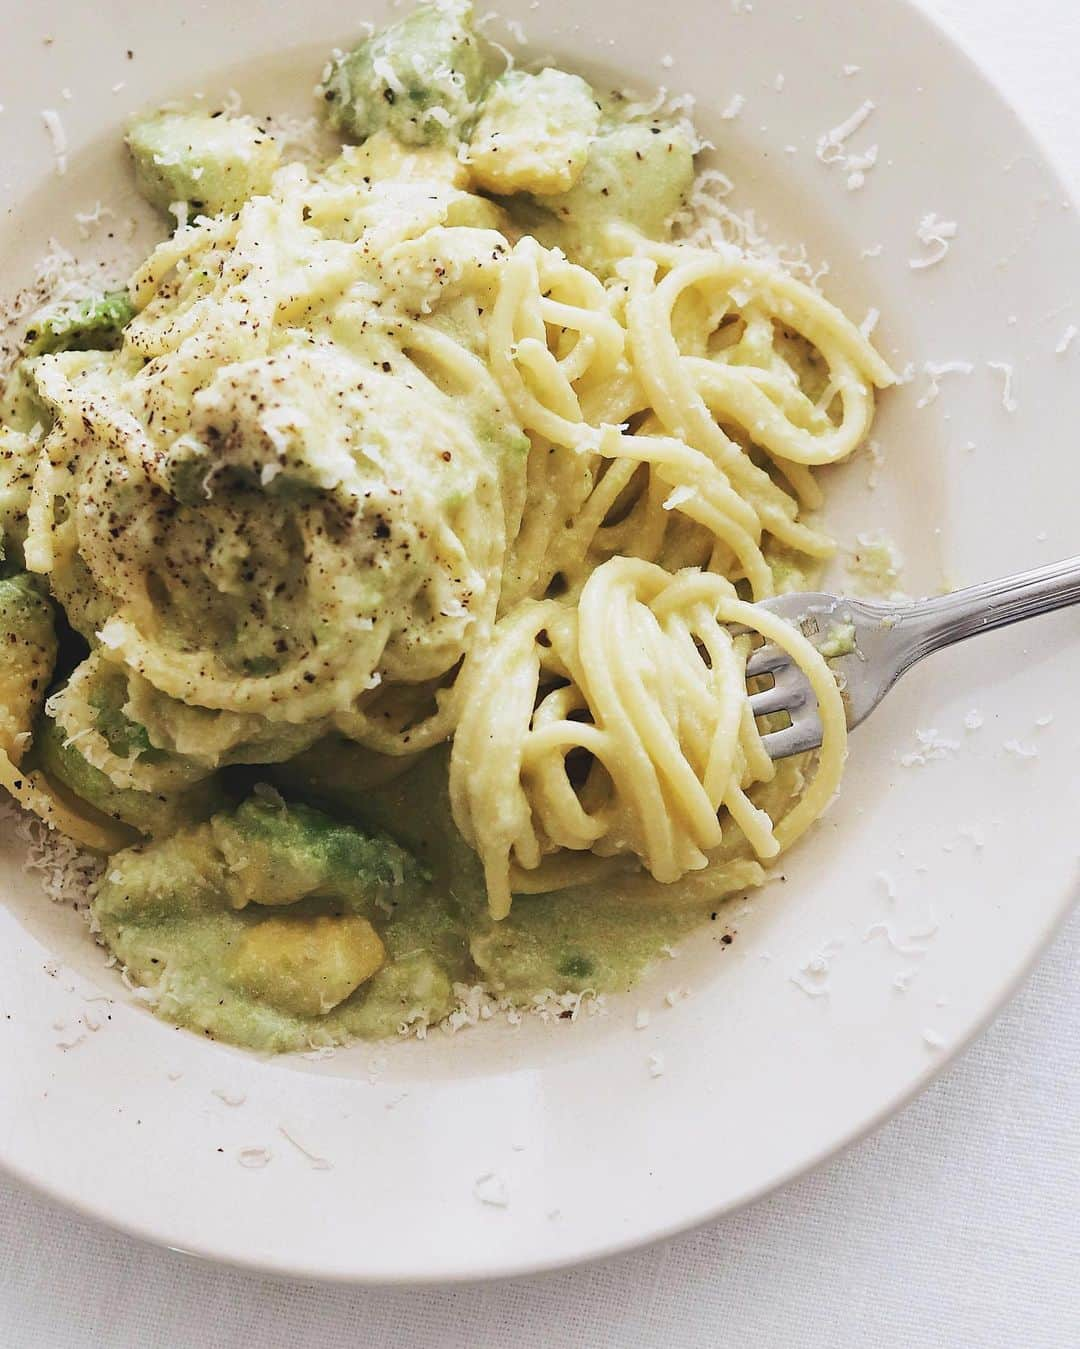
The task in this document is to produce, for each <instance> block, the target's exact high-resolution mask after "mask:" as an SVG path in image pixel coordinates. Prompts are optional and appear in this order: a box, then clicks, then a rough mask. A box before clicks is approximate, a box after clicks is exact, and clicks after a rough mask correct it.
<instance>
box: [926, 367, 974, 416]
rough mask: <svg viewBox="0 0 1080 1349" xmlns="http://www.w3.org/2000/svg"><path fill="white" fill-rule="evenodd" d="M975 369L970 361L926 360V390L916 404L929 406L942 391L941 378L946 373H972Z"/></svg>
mask: <svg viewBox="0 0 1080 1349" xmlns="http://www.w3.org/2000/svg"><path fill="white" fill-rule="evenodd" d="M974 369H975V367H974V365H972V363H971V362H970V361H926V362H924V364H923V374H924V375H925V376H926V378H927V385H926V392H925V393H924V394H923V396H922V397H921V398H920V399H919V401H918V402H917V403H916V404H915V406H916V407H917V408H924V407H927V406H928V405H929V404H930V403H932V402H934V400H935V399H936V398H937V396H938V394H940V393H941V384H940V380H941V379H942V378H943V377H944V376H945V375H970V374H971V373H972V371H973V370H974Z"/></svg>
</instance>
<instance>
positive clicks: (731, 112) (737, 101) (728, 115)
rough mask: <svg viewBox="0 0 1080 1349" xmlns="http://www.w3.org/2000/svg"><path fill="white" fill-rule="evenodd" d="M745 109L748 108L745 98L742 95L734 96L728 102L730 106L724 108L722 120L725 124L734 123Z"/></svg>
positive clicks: (721, 115)
mask: <svg viewBox="0 0 1080 1349" xmlns="http://www.w3.org/2000/svg"><path fill="white" fill-rule="evenodd" d="M745 107H746V98H745V96H744V95H742V94H735V95H733V96H732V98H731V99H730V100H729V101H728V104H727V106H726V107H725V108H724V110H723V112H722V113H721V114H720V117H721V120H722V121H725V122H731V121H734V119H735V118H736V117H738V115H739V113H741V112H742V110H743V108H745Z"/></svg>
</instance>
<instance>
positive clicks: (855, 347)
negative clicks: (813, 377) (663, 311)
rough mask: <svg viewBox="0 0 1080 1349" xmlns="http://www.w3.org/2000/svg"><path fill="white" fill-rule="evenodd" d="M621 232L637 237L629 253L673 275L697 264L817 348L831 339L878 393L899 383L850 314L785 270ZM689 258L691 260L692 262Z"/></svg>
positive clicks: (738, 255) (739, 255) (736, 253)
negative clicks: (746, 294)
mask: <svg viewBox="0 0 1080 1349" xmlns="http://www.w3.org/2000/svg"><path fill="white" fill-rule="evenodd" d="M621 228H622V229H623V230H624V232H625V233H628V234H630V235H631V236H633V247H632V248H630V249H628V251H629V252H634V253H638V254H640V255H642V256H645V257H648V258H652V259H653V260H655V261H656V262H658V263H660V264H661V265H663V266H664V267H665V268H667V269H669V271H675V270H681V269H682V268H683V267H686V266H695V265H696V266H698V267H700V268H701V269H702V274H703V275H706V276H710V277H712V278H713V279H714V280H715V281H716V283H717V284H719V285H721V286H723V287H724V288H725V289H726V290H728V292H730V291H731V289H732V287H735V288H736V289H738V288H739V287H740V286H742V287H745V288H746V289H748V290H749V291H750V292H751V293H752V294H754V295H755V296H756V297H757V299H758V300H759V302H760V301H761V300H763V299H764V300H766V301H767V302H768V304H769V306H770V308H771V309H772V310H773V311H774V312H775V313H776V314H777V316H778V317H781V318H783V319H784V321H785V322H786V323H788V324H789V326H791V327H793V328H795V329H796V330H797V331H798V332H801V333H802V334H803V335H804V336H805V337H807V338H808V339H809V340H810V341H811V342H812V343H813V345H814V346H817V345H818V341H819V338H831V339H832V340H833V341H834V342H835V343H836V344H837V346H838V347H840V348H841V349H843V350H845V351H846V352H847V353H848V355H849V359H850V360H851V363H852V364H853V365H855V366H857V367H859V368H861V369H863V370H865V371H866V376H867V378H868V379H869V380H870V382H871V383H872V384H873V385H875V386H876V387H877V388H879V389H886V388H888V387H889V386H890V385H892V384H895V383H896V375H895V374H894V372H893V371H892V369H891V368H890V366H889V364H888V362H887V361H885V360H884V359H883V357H881V356H880V355H879V354H878V352H877V351H876V350H875V348H874V346H873V345H872V343H871V342H870V340H869V339H868V338H867V337H866V336H865V335H864V334H863V333H862V332H861V331H860V330H859V328H858V327H856V325H855V324H854V323H852V322H851V320H850V319H849V318H848V317H847V315H846V314H844V313H843V311H842V310H840V309H838V308H837V307H836V305H834V304H832V303H831V301H829V300H827V299H826V298H825V297H824V295H822V294H821V293H820V292H819V291H816V290H814V289H813V287H812V286H808V285H806V284H805V282H802V281H799V280H798V279H797V278H796V277H794V276H792V275H791V274H790V273H789V272H785V271H784V270H783V269H782V268H780V267H776V266H775V265H774V264H772V263H769V262H763V261H761V260H760V259H758V258H753V257H751V256H749V255H748V254H746V253H743V252H742V251H741V250H739V249H735V248H729V249H724V250H720V249H715V250H714V249H703V248H694V247H692V246H690V245H688V244H683V243H679V244H665V243H657V242H654V241H652V240H649V239H646V238H644V236H641V235H637V234H636V233H635V232H634V231H626V230H625V227H621ZM688 256H690V257H691V259H692V260H691V261H690V262H688V261H687V259H688Z"/></svg>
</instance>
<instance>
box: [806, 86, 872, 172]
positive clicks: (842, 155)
mask: <svg viewBox="0 0 1080 1349" xmlns="http://www.w3.org/2000/svg"><path fill="white" fill-rule="evenodd" d="M876 108H877V104H876V103H875V102H874V101H873V99H869V98H868V99H864V100H863V102H862V103H860V104H859V106H858V107H857V108H856V109H855V111H854V112H853V113H852V114H851V116H850V117H846V118H845V119H844V120H843V121H842V122H840V123H839V124H838V125H837V126H834V127H832V128H831V130H829V131H825V132H823V133H822V134H821V135H820V136H819V137H818V141H817V157H818V159H819V160H820V161H821V162H822V164H838V165H839V166H840V168H841V169H842V170H843V171H844V173H846V175H847V180H846V181H847V188H848V191H849V192H854V191H855V190H856V189H857V188H860V187H862V186H863V184H864V183H865V182H866V174H867V172H868V171H869V170H870V169H872V168H873V167H874V165H875V164H876V163H877V158H878V147H877V146H876V145H871V146H870V147H869V148H868V149H866V150H865V151H863V152H862V153H853V154H849V153H848V152H847V150H846V149H845V145H846V142H847V141H848V140H849V139H850V138H851V137H852V136H854V134H855V133H856V131H858V130H859V128H860V127H861V126H862V125H863V123H864V122H865V121H866V119H867V118H868V117H869V116H870V115H871V114H872V113H873V112H874V111H875V109H876Z"/></svg>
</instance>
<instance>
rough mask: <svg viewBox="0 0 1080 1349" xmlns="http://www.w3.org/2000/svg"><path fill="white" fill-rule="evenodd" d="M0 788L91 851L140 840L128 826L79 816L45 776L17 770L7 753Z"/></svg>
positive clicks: (0, 762) (0, 758) (0, 760)
mask: <svg viewBox="0 0 1080 1349" xmlns="http://www.w3.org/2000/svg"><path fill="white" fill-rule="evenodd" d="M0 787H3V788H4V789H5V791H7V792H8V793H9V795H10V796H12V797H13V798H14V799H15V800H16V801H17V802H18V803H19V805H20V806H22V807H23V809H24V810H28V811H30V813H31V814H32V815H36V816H37V817H38V819H39V820H41V821H43V823H45V824H47V825H48V826H49V828H50V829H57V830H59V831H60V833H61V834H66V835H67V837H68V838H70V839H74V840H75V842H76V843H78V844H80V845H81V846H82V847H84V848H89V849H90V851H91V852H99V853H111V852H115V851H116V850H117V848H124V847H127V846H128V845H129V844H130V843H132V842H133V841H134V840H135V838H136V837H137V835H136V834H135V832H134V830H131V829H128V828H127V827H126V826H125V825H121V824H115V825H114V824H113V823H112V822H111V821H105V820H104V819H103V820H102V822H101V823H97V822H95V821H94V820H89V819H87V818H86V817H85V816H82V815H79V814H77V813H76V812H75V811H74V810H72V809H70V807H68V806H67V805H65V804H64V802H63V801H62V800H61V799H60V797H59V796H58V795H57V794H56V791H55V789H54V788H53V787H52V784H51V783H50V782H49V781H48V779H47V778H46V777H45V776H44V775H43V774H42V773H39V772H29V773H28V772H25V771H24V770H23V769H21V768H17V767H16V766H15V765H14V764H13V763H12V762H11V760H10V759H9V758H8V756H7V755H6V754H5V753H4V751H3V750H0Z"/></svg>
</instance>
